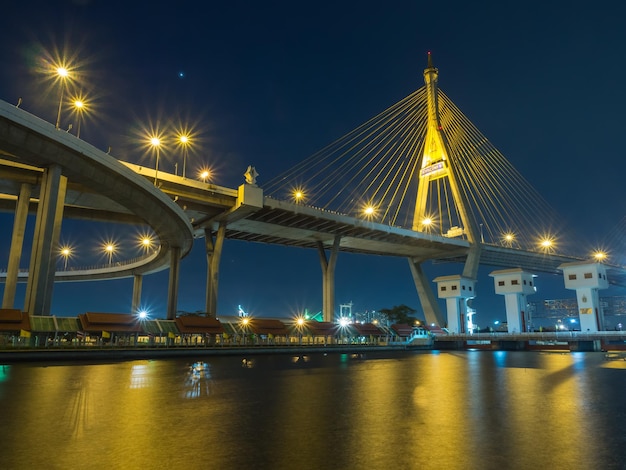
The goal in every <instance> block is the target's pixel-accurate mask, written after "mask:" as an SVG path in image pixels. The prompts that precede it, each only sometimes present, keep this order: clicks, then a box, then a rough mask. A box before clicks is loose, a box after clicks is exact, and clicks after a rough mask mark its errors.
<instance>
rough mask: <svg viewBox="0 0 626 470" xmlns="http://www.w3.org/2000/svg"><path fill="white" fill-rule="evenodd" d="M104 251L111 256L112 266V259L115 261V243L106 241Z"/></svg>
mask: <svg viewBox="0 0 626 470" xmlns="http://www.w3.org/2000/svg"><path fill="white" fill-rule="evenodd" d="M104 252H105V253H106V255H107V257H108V258H109V267H110V266H111V261H113V253H115V244H113V243H112V242H109V243H106V244H105V245H104Z"/></svg>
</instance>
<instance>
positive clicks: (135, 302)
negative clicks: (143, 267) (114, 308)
mask: <svg viewBox="0 0 626 470" xmlns="http://www.w3.org/2000/svg"><path fill="white" fill-rule="evenodd" d="M142 287H143V275H142V274H135V275H134V276H133V299H132V303H131V306H130V310H131V312H132V313H137V312H138V311H139V309H140V308H141V289H142Z"/></svg>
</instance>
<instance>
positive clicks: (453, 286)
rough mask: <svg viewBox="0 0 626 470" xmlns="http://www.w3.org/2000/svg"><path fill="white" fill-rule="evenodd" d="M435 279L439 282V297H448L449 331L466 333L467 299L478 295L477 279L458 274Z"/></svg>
mask: <svg viewBox="0 0 626 470" xmlns="http://www.w3.org/2000/svg"><path fill="white" fill-rule="evenodd" d="M434 281H435V282H436V283H437V294H438V296H439V298H440V299H446V311H447V315H448V325H447V327H448V331H449V332H450V333H465V332H466V331H465V330H466V325H467V301H468V300H470V299H473V298H474V297H476V291H475V286H476V281H475V280H474V279H469V278H466V277H464V276H461V275H458V274H455V275H452V276H439V277H437V278H435V279H434Z"/></svg>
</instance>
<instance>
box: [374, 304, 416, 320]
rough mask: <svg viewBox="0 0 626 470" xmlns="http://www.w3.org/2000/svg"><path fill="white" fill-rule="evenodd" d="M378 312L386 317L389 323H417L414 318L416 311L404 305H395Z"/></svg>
mask: <svg viewBox="0 0 626 470" xmlns="http://www.w3.org/2000/svg"><path fill="white" fill-rule="evenodd" d="M379 312H380V313H382V314H384V315H386V316H387V318H388V319H389V321H390V322H391V323H406V324H407V325H413V324H414V323H415V322H416V321H417V318H416V317H415V316H414V314H415V313H416V312H417V310H415V309H414V308H411V307H407V306H406V305H404V304H401V305H395V306H394V307H393V308H382V309H380V310H379Z"/></svg>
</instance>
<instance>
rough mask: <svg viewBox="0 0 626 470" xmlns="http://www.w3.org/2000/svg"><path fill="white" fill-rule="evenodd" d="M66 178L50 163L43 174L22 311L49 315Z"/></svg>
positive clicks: (59, 169) (58, 168) (57, 167)
mask: <svg viewBox="0 0 626 470" xmlns="http://www.w3.org/2000/svg"><path fill="white" fill-rule="evenodd" d="M66 189H67V178H66V177H65V176H63V174H62V169H61V166H59V165H51V166H50V167H48V168H47V169H46V170H45V171H44V173H43V178H42V182H41V191H40V194H39V204H38V206H37V219H36V221H35V234H34V237H33V246H32V252H31V258H30V268H29V270H28V284H27V286H26V299H25V301H24V311H26V312H28V313H29V314H31V315H49V314H50V306H51V304H52V289H53V286H54V274H55V271H56V269H55V263H56V257H55V254H56V250H57V249H58V247H59V237H60V236H61V223H62V220H63V208H64V202H65V192H66Z"/></svg>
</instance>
